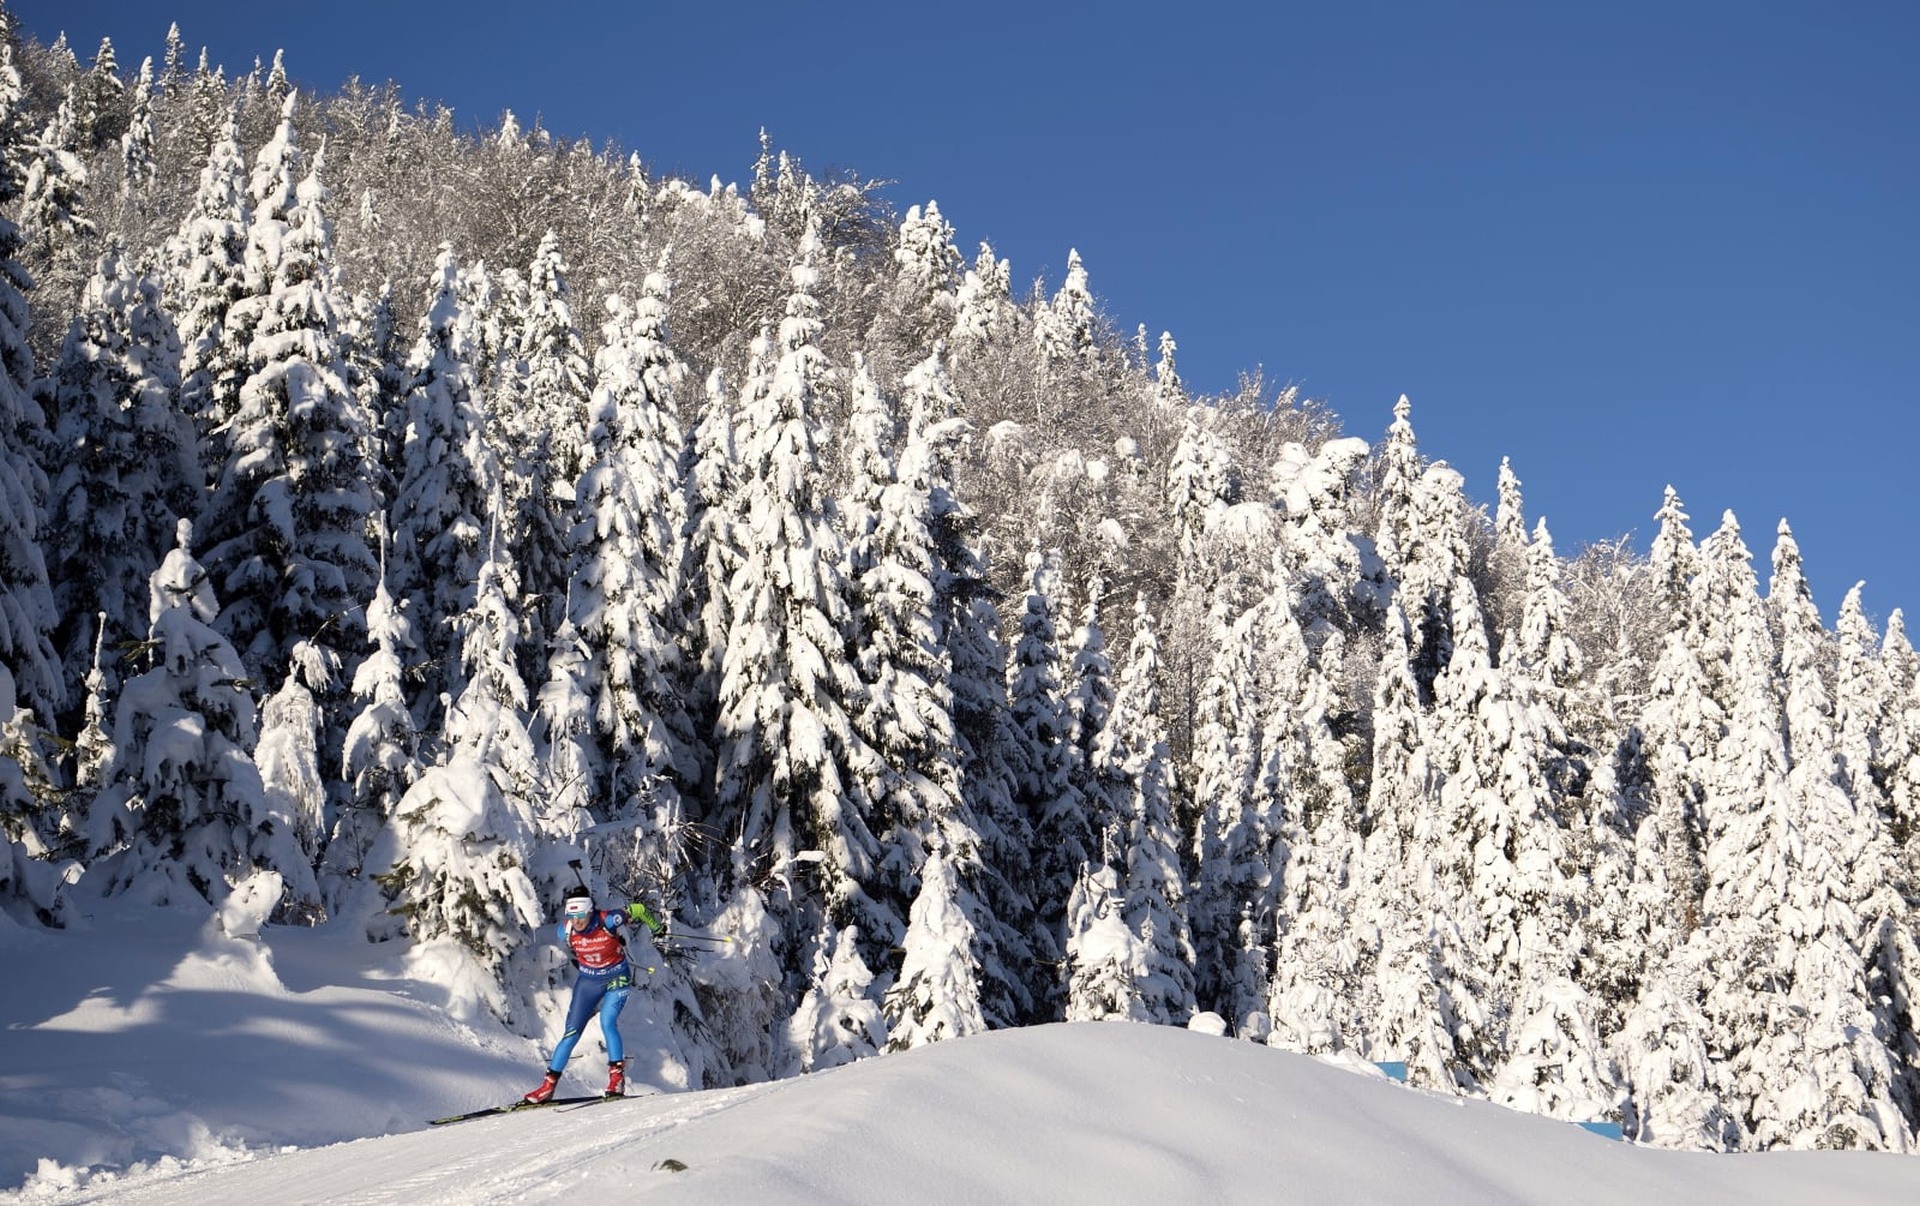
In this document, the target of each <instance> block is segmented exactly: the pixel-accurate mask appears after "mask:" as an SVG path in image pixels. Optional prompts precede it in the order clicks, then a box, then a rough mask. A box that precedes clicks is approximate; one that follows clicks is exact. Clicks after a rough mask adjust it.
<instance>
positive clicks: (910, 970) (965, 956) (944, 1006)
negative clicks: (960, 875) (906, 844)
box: [885, 850, 987, 1051]
mask: <svg viewBox="0 0 1920 1206" xmlns="http://www.w3.org/2000/svg"><path fill="white" fill-rule="evenodd" d="M960 895H961V888H960V885H959V884H958V883H957V882H956V880H955V878H954V876H953V875H952V873H951V872H950V871H949V870H948V868H947V860H946V857H945V856H944V855H943V854H942V853H941V852H940V851H938V850H936V851H934V852H933V853H931V854H929V855H928V856H927V859H926V862H925V863H924V864H923V865H922V866H921V868H920V891H919V893H918V894H916V895H915V896H914V898H913V910H912V913H911V915H910V916H909V918H908V921H907V934H906V938H905V940H904V941H903V943H902V946H903V948H904V949H903V950H902V952H901V959H900V974H899V976H898V977H897V978H896V979H895V980H894V982H893V986H892V987H891V988H889V989H888V990H887V995H886V1001H885V1011H886V1019H887V1050H889V1051H906V1050H909V1049H911V1048H913V1047H919V1046H923V1045H925V1044H927V1043H937V1042H939V1041H940V1040H942V1039H950V1038H965V1037H966V1036H967V1035H969V1034H978V1033H980V1032H981V1031H984V1030H985V1029H987V1018H986V1015H985V1013H984V1012H983V1010H982V1008H981V1002H980V977H979V976H978V975H977V974H976V972H975V970H974V963H975V956H974V950H975V948H976V944H977V941H978V933H977V931H976V930H975V928H974V925H973V922H972V921H971V920H970V919H969V917H968V915H967V914H968V911H967V909H966V908H964V907H963V906H962V905H961V903H960Z"/></svg>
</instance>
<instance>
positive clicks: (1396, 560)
mask: <svg viewBox="0 0 1920 1206" xmlns="http://www.w3.org/2000/svg"><path fill="white" fill-rule="evenodd" d="M1412 414H1413V403H1412V402H1410V401H1408V400H1407V396H1406V395H1405V394H1401V395H1400V400H1399V401H1398V402H1396V403H1394V405H1393V422H1392V423H1390V424H1389V425H1388V426H1387V438H1386V439H1385V440H1384V441H1382V442H1381V444H1380V447H1379V450H1378V455H1377V457H1376V459H1375V463H1374V467H1373V511H1374V516H1375V525H1374V532H1373V538H1374V542H1375V543H1376V544H1377V545H1378V546H1379V549H1380V555H1381V559H1382V560H1384V561H1385V562H1386V571H1387V574H1388V576H1389V577H1391V578H1393V579H1394V580H1395V581H1404V580H1405V577H1406V564H1405V562H1404V561H1403V560H1402V559H1403V558H1405V557H1406V556H1408V555H1409V554H1411V553H1412V552H1413V547H1414V540H1413V497H1414V487H1415V485H1416V484H1417V483H1418V482H1419V480H1420V464H1421V462H1420V450H1419V445H1418V443H1417V441H1416V440H1415V439H1414V434H1413V422H1412V419H1411V416H1412ZM1403 605H1404V604H1403Z"/></svg>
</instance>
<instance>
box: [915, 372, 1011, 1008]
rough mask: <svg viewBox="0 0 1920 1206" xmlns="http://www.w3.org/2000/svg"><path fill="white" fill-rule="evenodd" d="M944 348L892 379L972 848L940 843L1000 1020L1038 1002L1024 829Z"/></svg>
mask: <svg viewBox="0 0 1920 1206" xmlns="http://www.w3.org/2000/svg"><path fill="white" fill-rule="evenodd" d="M943 351H944V349H943V348H942V347H940V346H938V345H936V348H935V351H934V354H933V355H932V356H929V357H928V358H927V359H926V360H924V361H922V362H921V363H920V364H918V365H916V366H915V367H914V368H913V369H912V370H910V371H909V372H908V373H907V376H906V379H905V380H904V381H903V383H902V395H901V402H902V405H903V407H904V408H905V410H906V412H907V415H908V421H907V442H906V446H905V448H904V449H903V450H902V452H901V457H900V466H899V476H900V478H901V480H902V482H906V483H920V482H922V481H924V487H923V488H924V490H925V492H926V495H927V530H928V534H929V536H930V537H931V540H932V545H931V549H932V562H931V564H932V570H933V577H932V583H933V616H934V630H935V632H936V633H937V634H938V641H939V645H940V647H941V649H942V651H943V654H944V657H945V659H946V664H947V670H948V682H949V684H950V689H951V690H950V694H951V711H952V717H953V719H952V733H953V740H954V743H955V749H956V756H957V757H958V759H959V774H960V806H961V807H960V815H962V816H964V817H966V818H967V820H968V822H969V824H971V826H972V827H973V830H974V832H975V834H976V835H977V838H978V840H977V843H976V844H975V845H974V846H973V848H972V849H970V850H951V849H950V850H949V851H948V853H947V855H946V856H945V857H946V858H947V860H948V865H947V867H946V868H945V869H946V871H947V872H948V874H949V876H950V878H952V879H953V880H954V881H955V882H956V883H957V884H958V885H960V886H961V888H962V889H963V890H965V891H967V892H969V893H970V894H971V895H970V896H968V897H964V898H963V899H965V900H968V901H970V902H971V903H973V904H977V906H978V908H977V909H976V910H972V911H969V913H968V919H969V920H970V922H971V923H972V925H973V927H974V947H973V949H974V954H975V957H976V959H977V960H978V964H979V987H978V992H979V999H980V1009H981V1012H982V1015H983V1017H984V1018H985V1020H986V1022H987V1024H988V1025H989V1026H995V1027H999V1026H1010V1025H1015V1024H1017V1023H1019V1022H1021V1021H1024V1020H1026V1019H1027V1018H1029V1017H1031V1016H1032V1014H1033V1010H1034V1005H1035V1000H1036V997H1035V984H1036V982H1037V978H1038V967H1037V965H1036V963H1035V959H1034V938H1033V934H1034V923H1033V915H1034V908H1033V899H1032V858H1033V830H1032V825H1031V823H1030V821H1029V818H1028V814H1027V813H1026V811H1025V810H1024V809H1022V808H1021V807H1020V805H1019V804H1018V802H1017V801H1016V799H1015V795H1016V788H1015V781H1014V772H1013V755H1012V751H1011V748H1010V743H1011V742H1012V740H1013V730H1012V726H1011V717H1010V715H1009V711H1008V700H1007V688H1006V676H1007V652H1006V649H1005V647H1004V646H1003V645H1002V644H1001V641H1000V614H999V609H998V608H997V607H996V606H995V605H994V601H993V599H994V596H993V588H992V582H991V575H990V571H989V567H988V565H987V563H986V560H985V558H984V557H983V556H982V555H981V554H980V553H979V552H978V551H977V541H978V536H977V533H976V530H975V529H976V527H977V520H976V517H975V516H974V514H973V512H972V511H971V510H970V509H969V508H967V507H966V506H965V505H964V504H963V503H962V502H961V501H960V499H959V497H958V491H957V488H956V486H955V482H954V466H955V463H956V461H958V460H959V458H960V455H961V453H962V449H963V448H964V446H965V443H966V441H967V440H968V438H969V437H970V435H971V433H972V428H971V427H970V425H968V424H967V423H966V422H965V421H964V420H962V419H960V418H958V417H957V416H958V414H959V411H960V410H961V409H962V408H961V404H960V400H959V398H958V397H957V395H956V394H955V392H954V389H953V385H952V382H951V381H950V380H949V378H948V376H947V373H946V371H945V366H944V359H943V356H942V353H943ZM923 875H924V873H923ZM921 891H923V892H924V891H925V887H924V882H923V885H922V888H921Z"/></svg>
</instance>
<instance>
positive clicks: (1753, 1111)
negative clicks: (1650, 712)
mask: <svg viewBox="0 0 1920 1206" xmlns="http://www.w3.org/2000/svg"><path fill="white" fill-rule="evenodd" d="M1752 560H1753V559H1752V554H1751V553H1749V552H1748V550H1747V546H1746V543H1745V542H1744V541H1743V540H1742V539H1741V536H1740V525H1739V523H1738V521H1737V520H1735V519H1734V517H1733V514H1732V512H1728V513H1727V514H1726V515H1725V517H1724V518H1723V520H1722V522H1721V525H1720V527H1719V529H1718V530H1716V531H1715V532H1714V533H1713V535H1711V536H1710V537H1708V538H1707V540H1706V542H1705V543H1704V544H1703V546H1702V548H1701V558H1700V572H1699V574H1698V575H1697V576H1696V577H1695V580H1694V587H1695V590H1696V592H1697V598H1696V602H1695V608H1696V611H1695V614H1696V615H1698V616H1699V617H1700V619H1701V626H1702V632H1703V636H1704V643H1703V645H1702V649H1703V653H1704V656H1703V657H1702V665H1703V668H1704V669H1705V671H1706V677H1707V684H1708V690H1709V692H1710V693H1711V694H1712V695H1713V696H1714V697H1715V699H1716V700H1717V701H1718V702H1720V704H1721V706H1722V708H1723V709H1724V710H1725V713H1726V717H1727V721H1726V725H1725V728H1724V731H1723V732H1722V734H1721V735H1720V739H1719V742H1718V744H1717V745H1716V746H1715V748H1714V750H1713V752H1712V755H1711V759H1710V761H1709V763H1708V765H1707V767H1706V770H1705V779H1704V784H1703V786H1704V788H1705V792H1704V798H1703V800H1702V805H1701V807H1702V815H1703V817H1704V819H1705V822H1706V846H1705V850H1704V854H1703V859H1702V865H1703V870H1704V873H1705V884H1706V890H1705V894H1704V897H1703V900H1702V913H1701V916H1702V926H1701V929H1700V931H1699V938H1698V941H1699V942H1700V943H1701V944H1702V947H1703V958H1702V959H1701V960H1700V970H1701V971H1702V973H1704V976H1705V979H1704V981H1703V982H1702V983H1701V984H1700V985H1699V986H1698V987H1697V988H1696V990H1695V991H1696V992H1698V993H1699V994H1700V1000H1701V1001H1702V1006H1703V1008H1704V1010H1705V1012H1706V1015H1707V1018H1708V1020H1709V1022H1710V1023H1711V1025H1712V1030H1711V1032H1710V1035H1709V1042H1710V1043H1711V1044H1712V1048H1713V1050H1714V1052H1715V1055H1716V1057H1717V1058H1718V1059H1719V1060H1721V1061H1722V1062H1723V1063H1724V1064H1725V1073H1726V1077H1727V1080H1726V1098H1725V1100H1726V1102H1727V1105H1728V1106H1729V1107H1730V1108H1731V1109H1732V1110H1733V1111H1734V1112H1735V1113H1736V1114H1738V1115H1739V1116H1740V1118H1741V1120H1742V1122H1743V1124H1744V1126H1745V1128H1746V1130H1747V1132H1748V1134H1749V1136H1750V1141H1751V1142H1752V1143H1753V1144H1754V1145H1755V1146H1756V1147H1759V1148H1762V1149H1764V1148H1767V1147H1771V1146H1773V1145H1775V1144H1776V1143H1779V1142H1782V1141H1784V1140H1785V1139H1786V1138H1787V1137H1788V1133H1789V1132H1787V1131H1786V1130H1785V1129H1784V1126H1783V1124H1785V1123H1786V1122H1787V1121H1788V1120H1789V1119H1791V1118H1792V1117H1793V1116H1794V1115H1795V1114H1797V1113H1798V1109H1797V1102H1795V1103H1790V1102H1788V1101H1786V1100H1785V1099H1784V1096H1783V1095H1784V1094H1786V1093H1789V1092H1793V1091H1795V1090H1796V1087H1797V1086H1798V1085H1799V1084H1800V1078H1799V1077H1798V1076H1796V1075H1795V1072H1796V1070H1797V1064H1798V1059H1799V1056H1798V1051H1797V1048H1798V1047H1799V1044H1800V1041H1801V1038H1802V1030H1801V1025H1800V1022H1799V1020H1798V1017H1797V1016H1796V1011H1797V1010H1800V1009H1803V1008H1804V1005H1803V1003H1801V1002H1799V1001H1796V1000H1795V998H1794V996H1793V992H1792V986H1793V969H1792V957H1793V943H1792V941H1791V939H1790V936H1789V934H1788V933H1787V932H1786V929H1785V922H1786V921H1787V919H1786V918H1785V917H1784V916H1783V912H1784V910H1785V902H1786V901H1787V899H1788V895H1789V893H1790V892H1791V890H1792V883H1791V868H1790V866H1789V863H1788V862H1787V857H1786V854H1787V849H1788V845H1789V843H1791V842H1793V841H1795V840H1796V837H1795V835H1793V834H1792V833H1791V832H1790V826H1791V825H1792V824H1793V816H1792V810H1791V799H1790V793H1789V790H1788V787H1787V771H1788V765H1789V764H1788V755H1787V749H1786V734H1785V732H1784V725H1783V720H1784V717H1783V702H1782V698H1781V683H1780V681H1779V678H1778V676H1777V674H1776V671H1775V665H1776V660H1777V656H1778V654H1777V651H1776V649H1775V644H1774V639H1773V634H1772V632H1771V631H1770V629H1769V626H1768V622H1767V615H1766V608H1765V604H1763V603H1762V602H1761V599H1760V594H1759V585H1758V582H1757V580H1756V578H1755V576H1754V571H1753V565H1752Z"/></svg>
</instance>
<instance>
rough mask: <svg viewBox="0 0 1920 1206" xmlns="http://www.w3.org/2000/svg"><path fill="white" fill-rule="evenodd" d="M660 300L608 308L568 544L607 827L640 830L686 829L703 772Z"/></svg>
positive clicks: (654, 278)
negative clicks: (636, 822)
mask: <svg viewBox="0 0 1920 1206" xmlns="http://www.w3.org/2000/svg"><path fill="white" fill-rule="evenodd" d="M666 295H667V283H666V278H665V276H664V273H661V272H655V273H650V274H649V275H648V291H647V295H646V296H645V297H644V298H643V299H642V300H641V302H640V304H639V305H638V306H637V307H633V308H630V307H629V306H628V305H627V303H626V300H625V299H624V298H621V297H619V296H618V295H615V296H613V297H610V298H609V299H608V300H607V312H608V316H609V320H608V322H607V324H606V326H605V327H604V328H603V331H604V335H605V339H604V342H603V344H602V346H601V349H600V351H599V352H598V353H597V354H596V356H595V358H594V363H595V369H596V374H595V375H596V378H597V381H596V384H595V386H594V391H593V397H592V400H591V403H590V408H591V410H590V416H589V419H590V424H589V428H588V439H589V441H590V444H589V447H590V449H591V453H592V458H593V459H592V463H591V464H590V466H589V467H588V468H587V470H586V471H585V473H583V474H582V475H581V478H580V480H579V483H578V485H577V486H576V487H575V489H574V498H575V507H574V514H575V516H576V521H577V522H576V526H575V530H574V534H573V537H572V545H573V548H574V556H575V558H576V560H577V565H578V568H577V569H576V571H575V572H574V574H573V575H572V582H573V591H574V594H573V600H572V602H573V623H574V624H575V626H576V627H577V628H578V629H579V631H580V634H581V636H582V637H583V638H584V639H585V641H586V644H587V648H588V650H589V651H590V656H591V658H592V669H591V671H590V674H589V681H590V682H591V683H592V684H593V686H592V691H593V699H592V713H591V714H592V716H593V720H594V726H595V728H596V730H597V731H598V733H599V734H600V739H601V741H602V742H603V743H604V745H605V759H606V763H605V764H606V768H607V772H608V776H607V779H606V781H605V782H604V783H595V784H593V785H592V788H593V794H594V795H595V796H596V797H598V798H600V799H601V801H602V804H603V807H604V809H605V811H606V814H607V815H608V816H620V817H634V818H644V819H646V820H647V821H648V823H649V824H650V826H651V827H653V828H654V829H656V830H662V829H665V828H668V827H671V826H673V825H677V824H679V823H680V821H681V820H682V819H683V818H682V812H683V810H682V805H681V803H680V792H681V787H682V785H691V784H693V783H695V782H697V776H698V775H699V773H700V770H701V759H700V756H699V753H698V752H697V749H696V742H695V738H694V731H693V717H692V714H691V713H690V712H689V711H688V709H687V705H686V701H685V700H684V698H683V697H682V695H681V691H680V684H681V682H682V681H683V672H682V669H681V666H680V654H681V649H680V647H679V646H678V645H677V644H676V643H675V640H674V634H677V633H679V632H681V631H682V630H683V629H684V628H685V626H686V623H687V620H686V617H685V616H684V615H683V614H682V611H681V599H680V595H681V584H682V583H683V581H684V580H685V571H684V558H685V546H684V544H683V542H682V539H681V531H682V529H683V527H684V526H685V520H684V515H685V494H684V491H683V487H682V484H681V481H680V464H679V462H680V454H681V438H680V430H679V418H678V415H679V402H678V399H677V396H676V395H677V392H678V390H679V388H680V385H681V382H682V381H683V379H684V377H685V369H684V367H683V366H682V365H681V363H680V361H679V359H678V358H677V357H676V356H674V354H673V353H672V351H671V350H670V349H669V348H668V347H667V345H666V342H665V336H666V327H665V322H666Z"/></svg>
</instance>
